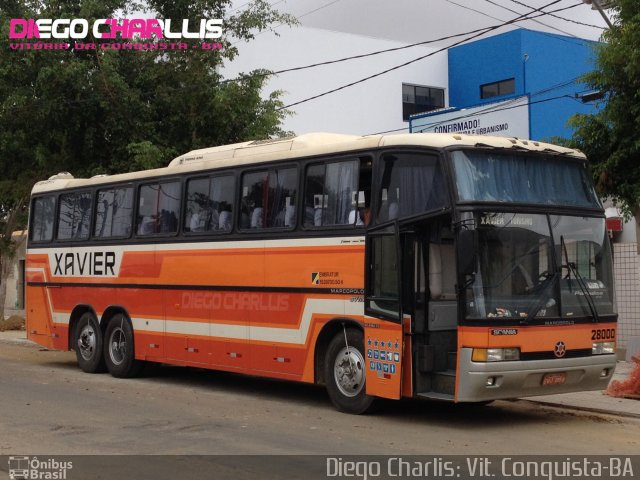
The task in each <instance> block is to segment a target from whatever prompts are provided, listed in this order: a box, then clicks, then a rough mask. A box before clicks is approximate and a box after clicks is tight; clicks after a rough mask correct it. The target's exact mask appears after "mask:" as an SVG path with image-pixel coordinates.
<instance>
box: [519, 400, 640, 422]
mask: <svg viewBox="0 0 640 480" xmlns="http://www.w3.org/2000/svg"><path fill="white" fill-rule="evenodd" d="M516 401H517V402H528V403H537V404H538V405H544V406H545V407H554V408H564V409H566V410H577V411H580V412H588V413H599V414H604V415H611V416H614V417H625V418H640V413H632V412H623V411H618V410H606V409H604V408H593V407H582V406H579V405H568V404H565V403H557V402H545V401H544V400H529V399H527V400H524V399H518V400H516Z"/></svg>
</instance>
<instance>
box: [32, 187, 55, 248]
mask: <svg viewBox="0 0 640 480" xmlns="http://www.w3.org/2000/svg"><path fill="white" fill-rule="evenodd" d="M47 197H51V198H53V211H54V214H53V224H52V225H51V238H50V239H48V240H34V239H33V238H32V233H33V230H32V226H33V215H34V213H35V212H34V208H33V204H34V203H35V201H36V200H38V199H40V198H47ZM58 197H60V195H59V194H56V193H53V192H43V193H41V194H38V195H34V196H33V197H32V198H31V203H30V205H29V223H28V226H27V228H28V235H27V238H28V241H29V243H33V244H36V245H47V244H50V243H54V242H55V241H56V240H55V237H56V235H55V233H56V227H57V221H58V213H57V212H58V201H59V198H58Z"/></svg>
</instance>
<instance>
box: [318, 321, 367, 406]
mask: <svg viewBox="0 0 640 480" xmlns="http://www.w3.org/2000/svg"><path fill="white" fill-rule="evenodd" d="M363 352H364V340H363V336H362V332H361V331H360V330H355V329H346V331H345V330H343V331H340V332H339V333H338V334H337V335H336V336H335V337H333V339H332V340H331V343H329V347H328V348H327V355H326V357H325V372H324V373H325V379H326V382H327V392H328V393H329V398H331V401H332V402H333V404H334V405H335V406H336V408H337V409H338V410H340V411H341V412H345V413H354V414H361V413H365V412H367V411H368V410H370V409H371V407H372V405H373V400H374V398H373V397H371V396H369V395H367V394H366V389H365V379H366V364H365V360H364V355H363Z"/></svg>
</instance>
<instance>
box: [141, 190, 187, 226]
mask: <svg viewBox="0 0 640 480" xmlns="http://www.w3.org/2000/svg"><path fill="white" fill-rule="evenodd" d="M179 215H180V183H179V182H167V183H153V184H149V185H143V186H142V187H140V197H139V200H138V221H137V227H136V232H137V234H138V235H142V236H145V235H154V234H169V233H176V232H177V231H178V217H179Z"/></svg>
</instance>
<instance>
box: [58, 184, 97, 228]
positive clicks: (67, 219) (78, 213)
mask: <svg viewBox="0 0 640 480" xmlns="http://www.w3.org/2000/svg"><path fill="white" fill-rule="evenodd" d="M91 197H92V195H91V192H73V193H66V194H64V195H60V209H59V211H58V233H57V235H56V238H58V240H86V239H87V238H89V224H90V223H91V206H92V203H93V202H92V198H91Z"/></svg>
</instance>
